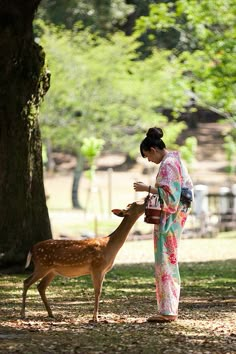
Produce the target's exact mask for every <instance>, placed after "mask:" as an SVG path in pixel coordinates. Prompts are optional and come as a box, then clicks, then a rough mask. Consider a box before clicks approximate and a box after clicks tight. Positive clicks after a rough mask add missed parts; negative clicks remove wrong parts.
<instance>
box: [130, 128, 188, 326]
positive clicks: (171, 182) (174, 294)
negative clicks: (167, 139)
mask: <svg viewBox="0 0 236 354" xmlns="http://www.w3.org/2000/svg"><path fill="white" fill-rule="evenodd" d="M162 137H163V132H162V130H161V129H160V128H150V129H149V130H148V132H147V135H146V137H145V139H144V140H143V141H142V142H141V144H140V152H141V155H142V157H144V158H147V159H148V161H151V162H154V163H156V164H160V168H159V172H158V174H157V177H156V184H155V186H148V185H146V184H144V183H143V182H135V183H134V189H135V191H137V192H148V191H150V192H151V193H153V194H154V193H155V194H156V193H158V194H159V197H160V198H161V201H162V214H161V221H160V225H155V226H154V253H155V279H156V297H157V307H158V313H157V314H156V315H154V316H152V317H150V318H148V319H147V321H149V322H170V321H175V320H176V319H177V316H178V305H179V296H180V275H179V267H178V245H179V241H180V236H181V233H182V230H183V227H184V224H185V221H186V218H187V215H188V211H189V208H188V207H189V205H187V204H186V203H185V201H182V199H183V198H181V189H182V188H183V187H185V188H188V189H189V190H190V191H192V189H193V184H192V181H191V178H190V177H189V174H188V172H187V169H186V167H185V166H184V165H183V164H182V162H181V160H180V156H179V153H178V152H177V151H174V152H169V151H168V150H167V149H166V145H165V143H164V141H163V140H162ZM189 190H188V191H189ZM190 194H191V193H190Z"/></svg>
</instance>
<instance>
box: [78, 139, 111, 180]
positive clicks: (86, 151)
mask: <svg viewBox="0 0 236 354" xmlns="http://www.w3.org/2000/svg"><path fill="white" fill-rule="evenodd" d="M104 143H105V141H104V140H103V139H96V138H95V137H89V138H85V139H84V140H83V144H82V146H81V154H82V155H83V156H84V157H85V158H86V159H87V161H88V164H89V167H90V171H89V172H90V174H89V177H90V178H91V180H93V179H94V177H95V170H96V161H95V160H96V158H97V157H98V156H99V155H100V153H101V151H102V148H103V145H104Z"/></svg>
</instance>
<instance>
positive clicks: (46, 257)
mask: <svg viewBox="0 0 236 354" xmlns="http://www.w3.org/2000/svg"><path fill="white" fill-rule="evenodd" d="M144 210H145V204H144V201H137V202H133V203H132V204H129V205H128V206H127V207H126V208H125V209H113V210H112V212H113V214H115V215H117V216H120V217H123V219H122V221H121V223H120V225H119V226H118V227H117V228H116V230H115V231H113V232H112V233H111V234H110V235H108V236H104V237H97V238H94V239H85V240H53V239H50V240H46V241H41V242H38V243H36V244H35V245H34V246H33V247H32V248H31V250H30V251H29V253H28V256H27V260H26V265H25V268H27V267H28V266H29V265H30V263H31V260H32V261H33V264H34V270H33V273H32V274H31V275H30V276H29V277H28V278H27V279H25V280H24V282H23V294H22V307H21V317H22V318H25V307H26V296H27V291H28V289H29V287H30V286H31V285H33V284H34V283H35V282H37V281H38V280H40V279H41V281H40V283H39V284H38V285H37V289H38V291H39V294H40V297H41V299H42V301H43V303H44V306H45V308H46V310H47V313H48V316H49V317H52V318H53V317H54V316H53V313H52V310H51V308H50V306H49V304H48V300H47V297H46V294H45V291H46V288H47V287H48V285H49V284H50V283H51V282H52V280H53V279H54V278H55V276H57V275H59V276H65V277H80V276H83V275H91V278H92V283H93V287H94V295H95V302H94V311H93V317H92V320H91V321H93V322H98V311H99V301H100V296H101V291H102V285H103V281H104V277H105V274H106V273H107V272H108V271H109V270H111V268H112V267H113V264H114V261H115V258H116V255H117V253H118V251H119V250H120V248H121V247H122V246H123V244H124V242H125V240H126V238H127V236H128V234H129V232H130V230H131V228H132V227H133V225H134V223H135V222H136V220H137V219H138V218H139V217H140V216H141V215H142V214H143V213H144Z"/></svg>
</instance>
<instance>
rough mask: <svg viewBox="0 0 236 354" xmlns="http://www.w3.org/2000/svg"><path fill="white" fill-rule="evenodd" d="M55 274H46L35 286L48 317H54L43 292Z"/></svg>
mask: <svg viewBox="0 0 236 354" xmlns="http://www.w3.org/2000/svg"><path fill="white" fill-rule="evenodd" d="M55 276H56V274H55V273H53V272H50V273H48V274H47V275H46V276H45V277H44V278H43V279H42V280H41V282H40V283H39V285H38V286H37V288H38V291H39V294H40V296H41V299H42V300H43V303H44V306H45V307H46V310H47V312H48V316H49V317H54V316H53V314H52V310H51V308H50V306H49V304H48V300H47V297H46V294H45V290H46V288H47V287H48V285H49V284H50V283H51V281H52V280H53V279H54V278H55Z"/></svg>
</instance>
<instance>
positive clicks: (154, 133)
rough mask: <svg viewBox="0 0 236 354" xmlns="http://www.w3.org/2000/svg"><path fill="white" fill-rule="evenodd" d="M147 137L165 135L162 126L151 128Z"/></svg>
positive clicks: (155, 137) (154, 137) (152, 137)
mask: <svg viewBox="0 0 236 354" xmlns="http://www.w3.org/2000/svg"><path fill="white" fill-rule="evenodd" d="M147 137H149V138H151V139H158V140H159V139H161V138H162V137H163V131H162V129H161V128H156V127H154V128H150V129H148V132H147Z"/></svg>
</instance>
